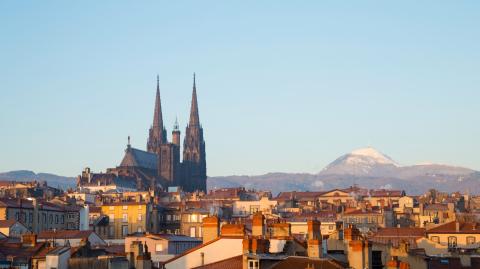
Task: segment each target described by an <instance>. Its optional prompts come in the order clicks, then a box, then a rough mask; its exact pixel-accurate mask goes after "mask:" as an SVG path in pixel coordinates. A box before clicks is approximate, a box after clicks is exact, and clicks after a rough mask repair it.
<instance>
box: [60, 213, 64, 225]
mask: <svg viewBox="0 0 480 269" xmlns="http://www.w3.org/2000/svg"><path fill="white" fill-rule="evenodd" d="M60 220H61V222H62V224H64V223H65V216H64V215H62V217H61V218H60Z"/></svg>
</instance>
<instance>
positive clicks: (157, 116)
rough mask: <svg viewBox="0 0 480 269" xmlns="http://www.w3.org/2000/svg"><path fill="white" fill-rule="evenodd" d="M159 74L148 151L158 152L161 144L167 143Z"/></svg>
mask: <svg viewBox="0 0 480 269" xmlns="http://www.w3.org/2000/svg"><path fill="white" fill-rule="evenodd" d="M159 80H160V79H159V77H158V75H157V95H156V96H155V110H154V111H153V124H152V127H151V128H150V133H149V136H148V141H147V151H148V152H153V153H156V152H158V150H159V149H160V145H161V144H163V143H166V141H167V132H166V131H165V128H164V127H163V118H162V102H161V100H160V82H159Z"/></svg>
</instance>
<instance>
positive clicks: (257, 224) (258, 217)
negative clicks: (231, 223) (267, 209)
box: [252, 212, 265, 237]
mask: <svg viewBox="0 0 480 269" xmlns="http://www.w3.org/2000/svg"><path fill="white" fill-rule="evenodd" d="M264 223H265V217H264V216H263V214H262V212H257V213H255V214H254V215H253V219H252V236H259V237H263V236H265V225H264Z"/></svg>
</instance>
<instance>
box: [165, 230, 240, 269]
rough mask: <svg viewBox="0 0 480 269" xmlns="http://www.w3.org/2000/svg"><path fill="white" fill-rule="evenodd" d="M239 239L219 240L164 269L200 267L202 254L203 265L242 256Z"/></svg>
mask: <svg viewBox="0 0 480 269" xmlns="http://www.w3.org/2000/svg"><path fill="white" fill-rule="evenodd" d="M242 242H243V239H241V238H221V239H219V240H217V241H215V242H213V243H210V244H207V245H205V246H204V247H202V248H199V249H196V250H194V251H192V252H190V253H188V254H186V255H185V256H182V257H180V258H178V259H176V260H173V261H171V262H170V263H167V264H165V268H166V269H189V268H193V267H197V266H201V265H202V264H201V263H202V257H201V253H202V252H203V253H204V264H210V263H213V262H218V261H221V260H225V259H228V258H232V257H235V256H238V255H241V254H242V247H243V246H242Z"/></svg>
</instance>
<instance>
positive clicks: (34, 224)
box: [32, 198, 41, 233]
mask: <svg viewBox="0 0 480 269" xmlns="http://www.w3.org/2000/svg"><path fill="white" fill-rule="evenodd" d="M32 207H33V214H32V217H33V222H32V231H33V232H34V233H39V232H40V227H39V226H40V225H41V222H40V221H38V220H39V213H38V208H39V206H38V201H37V199H36V198H32Z"/></svg>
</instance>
